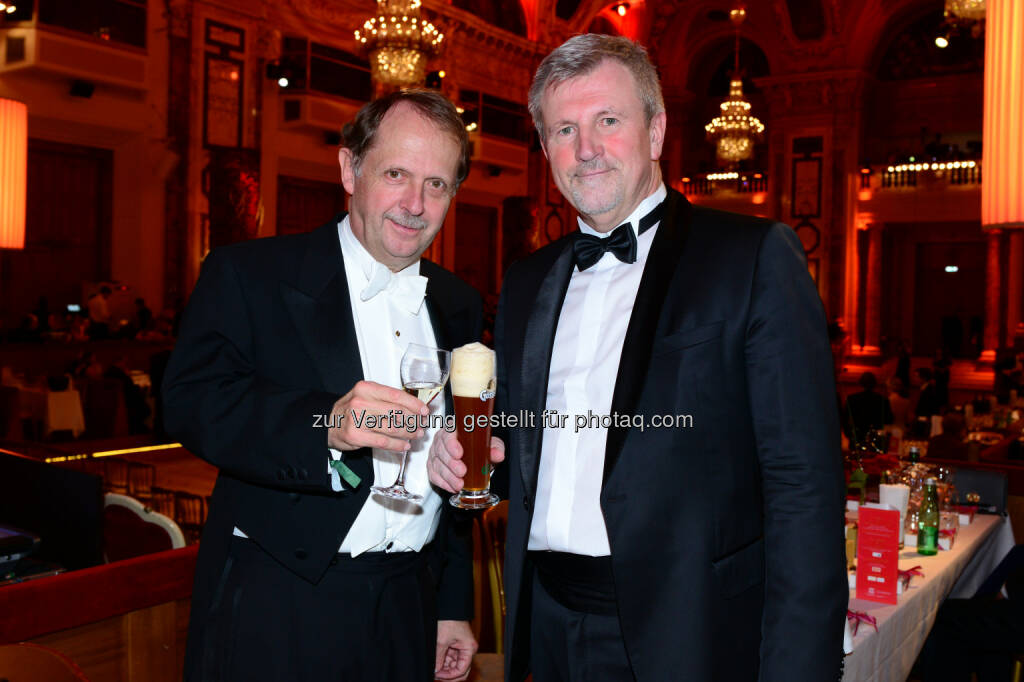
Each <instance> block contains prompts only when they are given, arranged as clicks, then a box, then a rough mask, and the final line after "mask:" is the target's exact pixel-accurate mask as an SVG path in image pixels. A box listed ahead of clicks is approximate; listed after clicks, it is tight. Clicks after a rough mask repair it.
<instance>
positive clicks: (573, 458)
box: [529, 185, 668, 556]
mask: <svg viewBox="0 0 1024 682" xmlns="http://www.w3.org/2000/svg"><path fill="white" fill-rule="evenodd" d="M667 195H668V193H667V191H666V190H665V186H664V185H661V186H659V187H658V189H657V190H655V192H654V193H653V194H651V195H650V196H648V197H647V198H646V199H644V200H643V201H641V202H640V205H639V206H637V208H636V210H635V211H633V213H632V214H630V216H629V218H628V219H627V220H628V222H629V223H630V225H631V227H632V229H633V230H634V232H637V231H638V227H639V222H640V219H641V218H643V216H645V215H647V214H648V213H649V212H650V211H651V210H652V209H653V208H654V207H656V206H657V205H658V204H659V203H661V202H662V201H663V200H664V199H665V197H666V196H667ZM579 226H580V230H581V231H582V232H584V233H586V234H592V235H594V236H597V237H602V238H604V237H607V235H605V234H601V233H599V232H596V231H595V230H593V229H592V228H590V227H589V226H587V225H585V224H584V223H583V222H582V221H580V223H579ZM658 226H659V224H655V225H652V226H651V227H650V228H649V229H648V230H646V231H645V232H644V233H643V234H640V235H637V259H636V262H634V263H623V262H622V261H620V260H619V259H618V258H616V257H615V255H614V254H612V253H605V254H604V255H603V256H602V257H601V259H600V260H599V261H598V262H597V263H596V264H595V265H594V266H593V267H590V268H588V269H586V270H583V271H580V270H579V268H574V269H573V273H572V276H571V278H570V280H569V289H568V290H567V291H566V294H565V301H564V302H563V304H562V312H561V315H560V316H559V318H558V327H557V329H556V330H555V342H554V350H553V352H552V354H551V367H550V370H549V375H548V390H547V402H546V404H545V408H546V409H548V410H556V411H557V413H558V414H559V415H568V419H567V420H566V422H565V428H558V427H557V426H555V425H553V424H548V423H545V424H544V435H543V440H542V444H541V458H540V471H539V476H538V481H537V500H536V507H535V511H534V515H533V523H532V525H531V527H530V540H529V549H531V550H553V551H557V552H570V553H572V554H582V555H586V556H607V555H609V554H610V553H611V549H610V547H609V545H608V531H607V528H606V527H605V523H604V517H603V516H602V513H601V503H600V496H601V483H602V477H603V474H604V456H605V444H606V442H607V438H608V429H607V427H602V426H600V423H599V422H592V423H588V425H587V427H586V428H583V429H580V430H578V431H577V430H576V429H575V428H574V425H575V423H576V415H577V414H579V415H584V416H588V415H590V414H593V415H595V417H601V416H605V415H608V413H609V411H610V410H611V404H612V394H613V392H614V391H615V376H616V374H617V373H618V370H619V358H620V357H621V356H622V352H623V348H622V344H623V342H624V341H625V338H626V327H627V326H628V325H629V320H630V317H631V315H632V312H633V303H634V302H635V301H636V294H637V290H638V289H639V288H640V278H641V277H642V276H643V272H644V265H645V264H646V263H647V255H648V254H649V253H650V251H651V243H652V242H653V241H654V235H655V233H656V232H657V229H658ZM608 234H610V232H609V233H608Z"/></svg>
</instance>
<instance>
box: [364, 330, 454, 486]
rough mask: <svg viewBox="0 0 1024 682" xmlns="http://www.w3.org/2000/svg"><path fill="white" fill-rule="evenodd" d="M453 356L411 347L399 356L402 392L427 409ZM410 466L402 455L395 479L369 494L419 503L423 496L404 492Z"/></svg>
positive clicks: (407, 459) (447, 353) (405, 454)
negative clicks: (411, 396)
mask: <svg viewBox="0 0 1024 682" xmlns="http://www.w3.org/2000/svg"><path fill="white" fill-rule="evenodd" d="M451 359H452V354H451V353H450V352H449V351H446V350H441V349H440V348H431V347H429V346H422V345H420V344H418V343H410V344H409V347H408V348H406V349H405V355H403V356H402V368H401V375H402V388H404V389H405V392H406V393H408V394H409V395H414V396H416V397H417V398H419V399H420V400H421V401H423V402H424V403H425V404H427V405H430V402H431V401H432V400H433V399H434V398H435V397H437V395H438V394H439V393H440V392H441V390H442V389H443V388H444V385H445V383H447V381H448V371H449V369H450V368H451ZM408 463H409V451H408V450H406V451H405V452H403V453H402V466H401V468H400V469H399V470H398V478H397V479H395V482H394V483H393V484H391V485H390V486H388V487H386V488H385V487H383V486H378V485H375V486H373V487H372V488H370V490H372V491H373V492H375V493H376V494H378V495H383V496H384V497H390V498H391V499H394V500H407V501H409V502H419V501H420V500H422V499H423V496H422V495H417V494H415V493H411V492H409V491H408V490H406V489H405V468H406V465H408Z"/></svg>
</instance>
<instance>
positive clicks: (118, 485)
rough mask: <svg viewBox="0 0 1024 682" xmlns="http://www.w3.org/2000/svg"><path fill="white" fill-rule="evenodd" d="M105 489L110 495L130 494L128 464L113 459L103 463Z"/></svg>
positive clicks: (125, 461) (116, 458)
mask: <svg viewBox="0 0 1024 682" xmlns="http://www.w3.org/2000/svg"><path fill="white" fill-rule="evenodd" d="M103 488H104V490H106V491H107V492H108V493H117V494H119V495H127V494H128V462H127V460H123V459H121V458H120V457H111V458H109V459H107V460H106V461H105V462H104V463H103Z"/></svg>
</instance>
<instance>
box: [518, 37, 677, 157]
mask: <svg viewBox="0 0 1024 682" xmlns="http://www.w3.org/2000/svg"><path fill="white" fill-rule="evenodd" d="M608 59H611V60H614V61H617V62H619V63H620V64H622V65H623V66H625V67H626V68H627V69H629V72H630V73H631V74H633V80H635V81H636V87H637V95H638V96H639V97H640V101H641V102H642V103H643V105H644V115H645V116H646V118H647V125H648V126H649V125H650V124H651V119H653V118H654V117H655V116H656V115H657V114H660V113H662V112H664V111H665V100H664V98H663V97H662V96H661V83H659V82H658V72H657V71H656V70H655V68H654V65H653V64H651V60H650V58H649V57H648V55H647V50H646V49H645V48H644V47H643V45H640V44H639V43H635V42H633V41H632V40H630V39H629V38H622V37H620V36H608V35H602V34H600V33H584V34H583V35H578V36H573V37H572V38H569V40H567V41H565V42H564V43H562V44H561V45H559V46H558V47H557V48H555V50H554V51H553V52H552V53H551V54H549V55H548V56H547V57H545V58H544V61H542V62H541V63H540V66H539V67H537V73H536V74H535V75H534V77H533V84H532V85H530V99H529V107H530V115H531V116H532V117H533V125H534V126H536V128H537V133H538V134H539V135H540V140H541V142H544V111H543V110H542V109H541V105H540V101H541V98H542V97H544V93H545V92H546V91H547V89H548V88H549V87H552V86H554V85H557V84H559V83H561V82H563V81H567V80H570V79H572V78H576V77H578V76H585V75H587V74H588V73H590V72H592V71H593V70H594V69H596V68H598V67H599V66H600V65H601V64H602V63H603V62H604V61H605V60H608Z"/></svg>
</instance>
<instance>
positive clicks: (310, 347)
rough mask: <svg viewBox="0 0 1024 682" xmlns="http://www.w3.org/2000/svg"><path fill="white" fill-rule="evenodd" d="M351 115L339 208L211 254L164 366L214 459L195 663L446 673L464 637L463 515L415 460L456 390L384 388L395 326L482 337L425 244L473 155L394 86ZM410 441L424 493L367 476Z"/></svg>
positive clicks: (468, 612)
mask: <svg viewBox="0 0 1024 682" xmlns="http://www.w3.org/2000/svg"><path fill="white" fill-rule="evenodd" d="M342 134H343V138H344V143H343V144H344V146H343V148H342V149H341V150H340V153H339V161H340V164H341V177H342V184H343V185H344V187H345V190H346V191H347V192H348V193H349V194H351V201H350V213H349V214H347V215H344V214H343V215H340V216H338V217H337V218H336V219H335V220H332V221H331V222H329V223H327V224H326V225H324V226H322V227H320V228H319V229H317V230H315V231H313V232H310V233H307V234H301V235H292V236H285V237H277V238H273V239H260V240H255V241H249V242H244V243H239V244H234V245H231V246H228V247H224V248H221V249H217V250H216V251H214V252H213V253H211V254H210V255H209V257H208V258H207V260H206V262H205V263H204V266H203V271H202V275H201V276H200V278H199V282H198V284H196V288H195V290H194V292H193V294H192V297H191V301H190V303H189V307H188V311H187V313H186V315H185V318H184V322H183V325H182V330H181V335H180V337H179V339H178V343H177V347H176V348H175V349H174V353H173V355H172V357H171V359H170V363H169V365H168V367H167V373H166V376H165V379H164V401H165V414H166V416H165V418H166V423H167V430H168V431H169V432H170V433H172V434H173V435H175V436H176V437H178V438H180V439H181V442H182V443H183V444H184V445H185V447H187V448H188V449H189V450H191V451H192V452H195V453H196V454H198V455H199V456H200V457H202V458H203V459H205V460H207V461H209V462H210V463H212V464H214V465H215V466H217V467H218V468H219V469H220V474H219V476H218V478H217V484H216V487H215V489H214V492H213V498H212V501H211V504H210V512H209V518H208V519H207V523H206V527H205V529H204V531H203V537H202V543H201V550H200V553H199V559H198V565H197V567H196V578H195V588H194V593H193V601H192V613H191V622H190V624H189V641H188V650H187V656H186V678H187V679H190V680H196V681H198V680H203V681H204V682H205V681H208V680H226V681H230V682H234V681H236V680H247V681H251V680H315V681H317V682H319V681H320V680H360V681H363V680H381V681H385V680H387V681H393V680H432V679H434V675H435V672H436V674H437V677H438V678H439V679H452V680H456V679H465V677H466V676H467V675H468V671H469V663H470V659H471V657H472V655H473V652H474V651H475V649H476V642H475V641H474V639H473V636H472V633H471V631H470V629H469V624H468V620H469V619H470V618H471V617H472V610H473V606H472V566H471V556H472V553H471V550H470V547H469V545H468V535H467V534H466V533H465V530H466V529H465V528H462V527H460V525H459V524H458V523H456V520H455V519H453V518H452V517H451V516H450V514H449V512H448V511H447V510H446V508H447V505H442V500H441V497H440V496H439V495H438V494H437V492H436V491H434V490H433V489H432V488H431V486H430V484H429V481H428V480H427V474H426V470H425V461H426V456H427V447H428V445H429V442H430V440H431V439H432V438H433V435H434V434H435V433H436V432H437V430H438V426H439V423H438V420H437V419H436V418H437V417H439V416H441V417H443V416H444V414H445V413H446V412H447V414H451V413H452V407H451V400H450V397H449V398H448V399H446V400H443V401H434V403H433V404H432V405H431V407H430V408H429V409H428V407H427V406H425V405H424V404H423V403H422V402H420V401H419V400H417V399H416V398H414V397H412V396H410V395H407V394H406V393H404V392H403V391H402V390H400V389H399V388H393V387H395V386H401V383H400V374H399V361H400V359H401V357H402V354H403V352H404V349H405V347H406V345H407V344H408V343H411V342H417V343H422V344H425V345H428V346H435V347H440V348H451V347H454V346H458V345H462V344H465V343H469V342H472V341H476V340H477V339H479V335H480V330H481V320H482V311H481V300H480V296H479V294H478V293H477V292H476V291H474V290H473V289H472V288H471V287H469V286H468V285H467V284H465V283H463V282H462V281H461V280H459V279H457V278H456V277H455V276H454V275H452V274H451V273H449V272H447V271H445V270H443V269H441V268H439V267H438V266H436V265H434V264H432V263H430V262H428V261H425V260H420V255H421V254H422V253H423V251H424V250H425V249H426V248H427V246H428V245H429V244H430V242H431V240H432V239H433V238H434V236H435V235H436V234H437V232H438V230H439V229H440V228H441V225H442V223H443V222H444V217H445V214H446V213H447V210H448V206H449V204H450V202H451V199H452V196H453V195H454V194H455V191H456V189H457V188H458V186H459V183H461V182H462V180H463V179H464V178H465V177H466V174H467V173H468V171H469V149H470V148H469V144H468V140H467V137H466V132H465V128H464V124H463V123H462V120H461V119H460V118H459V115H458V113H457V112H456V111H455V107H454V106H453V105H452V104H451V103H450V102H449V101H448V100H447V99H445V98H444V97H443V96H441V95H440V94H437V93H434V92H429V91H405V92H401V93H397V94H394V95H390V96H387V97H385V98H382V99H379V100H376V101H374V102H372V103H370V104H368V105H366V106H365V107H363V108H362V109H361V110H360V112H359V113H358V114H357V116H356V118H355V120H354V121H353V122H352V123H350V124H348V125H346V126H345V128H344V130H343V131H342ZM365 415H369V416H370V417H371V418H372V417H375V416H381V417H383V418H382V419H380V420H376V422H375V423H371V421H372V419H371V420H368V419H363V417H364V416H365ZM428 415H429V417H428ZM410 417H411V418H414V420H415V421H414V422H413V423H412V424H411V425H409V422H408V418H410ZM417 422H418V423H417ZM403 451H408V453H409V467H408V470H407V473H406V486H407V487H408V488H409V489H410V490H411V491H412V492H413V493H418V494H420V495H422V496H423V499H422V501H421V502H420V503H414V502H409V501H394V500H390V499H387V498H384V497H381V496H379V495H371V494H370V487H371V486H372V485H373V484H374V483H375V482H376V484H377V485H384V486H387V485H390V484H391V483H392V482H393V481H394V480H395V478H396V476H397V473H398V468H399V457H400V455H399V453H401V452H403Z"/></svg>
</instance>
